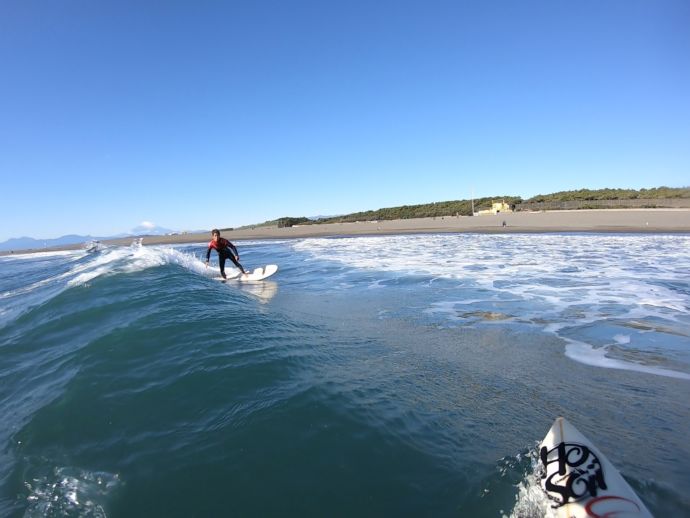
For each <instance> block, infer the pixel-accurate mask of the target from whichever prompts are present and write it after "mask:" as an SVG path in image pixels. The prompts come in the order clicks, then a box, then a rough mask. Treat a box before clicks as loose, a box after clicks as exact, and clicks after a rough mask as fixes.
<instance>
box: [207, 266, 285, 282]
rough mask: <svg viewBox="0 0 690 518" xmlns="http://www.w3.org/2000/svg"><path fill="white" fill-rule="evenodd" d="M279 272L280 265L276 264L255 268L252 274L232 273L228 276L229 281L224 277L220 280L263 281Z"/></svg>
mask: <svg viewBox="0 0 690 518" xmlns="http://www.w3.org/2000/svg"><path fill="white" fill-rule="evenodd" d="M277 271H278V265H276V264H267V265H266V266H262V267H259V268H254V271H253V272H250V273H248V274H246V275H244V274H242V273H240V272H239V271H234V272H232V273H228V274H227V279H223V278H222V277H218V279H219V280H221V281H224V280H237V281H242V282H243V281H263V280H264V279H266V278H268V277H270V276H271V275H273V274H274V273H276V272H277Z"/></svg>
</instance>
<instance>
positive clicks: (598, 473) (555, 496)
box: [539, 417, 652, 518]
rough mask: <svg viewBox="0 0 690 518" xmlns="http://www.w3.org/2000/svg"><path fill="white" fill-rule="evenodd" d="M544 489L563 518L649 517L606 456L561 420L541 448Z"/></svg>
mask: <svg viewBox="0 0 690 518" xmlns="http://www.w3.org/2000/svg"><path fill="white" fill-rule="evenodd" d="M539 458H540V461H541V464H542V466H543V468H544V473H543V474H542V480H541V487H542V489H544V491H545V492H546V494H547V495H548V497H549V499H550V500H552V501H553V505H552V507H553V508H554V510H555V512H556V515H557V516H558V517H559V518H566V517H567V518H581V517H591V518H596V517H605V516H615V517H616V518H624V517H625V518H628V517H649V518H651V516H652V515H651V513H650V512H649V511H648V510H647V508H646V507H645V505H644V504H643V503H642V501H641V500H640V498H639V497H638V496H637V495H636V494H635V492H634V491H633V489H632V488H631V487H630V485H628V483H627V482H626V481H625V479H624V478H623V476H622V475H621V474H620V473H619V472H618V470H617V469H616V468H615V467H614V466H613V464H611V462H609V460H608V459H607V458H606V457H604V454H603V453H601V451H599V449H598V448H597V447H596V446H594V444H592V443H591V442H590V441H589V440H588V439H587V438H586V437H585V436H584V435H582V434H581V433H580V432H579V431H578V430H577V429H576V428H575V427H574V426H573V425H572V424H570V423H569V422H568V421H567V420H566V419H565V418H563V417H559V418H558V419H556V421H555V422H554V424H553V426H552V427H551V429H550V430H549V432H548V433H547V434H546V437H545V438H544V440H543V441H542V443H541V444H540V445H539Z"/></svg>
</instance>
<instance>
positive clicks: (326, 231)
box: [14, 209, 690, 253]
mask: <svg viewBox="0 0 690 518" xmlns="http://www.w3.org/2000/svg"><path fill="white" fill-rule="evenodd" d="M218 227H219V228H221V229H222V228H223V226H222V222H219V225H218ZM442 232H475V233H520V232H628V233H630V232H633V233H634V232H638V233H659V232H662V233H663V232H673V233H690V209H621V210H616V209H607V210H571V211H548V212H511V213H503V214H496V215H481V216H445V217H437V218H415V219H399V220H390V221H361V222H355V223H328V224H315V225H297V226H294V227H289V228H278V227H276V226H267V227H258V226H257V227H246V228H242V229H237V230H233V231H223V232H222V235H223V237H225V238H227V239H229V240H231V241H241V240H245V239H290V238H307V237H327V236H362V235H377V234H417V233H442ZM142 237H143V244H144V245H160V244H181V243H200V242H206V241H208V240H210V229H209V231H208V232H203V233H187V234H177V235H171V236H142ZM133 239H134V238H133V237H127V238H121V239H112V240H107V241H104V243H105V244H107V245H129V244H130V243H131V242H132V240H133ZM81 247H82V245H81V244H79V245H73V246H63V247H57V248H52V249H51V250H69V249H77V248H81ZM32 251H36V252H38V251H45V249H41V250H32ZM19 252H20V251H18V250H15V251H14V253H19Z"/></svg>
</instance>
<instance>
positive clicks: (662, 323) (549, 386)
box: [0, 234, 690, 516]
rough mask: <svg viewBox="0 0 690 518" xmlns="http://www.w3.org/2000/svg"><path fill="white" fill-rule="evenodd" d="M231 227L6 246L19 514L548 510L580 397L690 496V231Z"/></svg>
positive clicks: (3, 501)
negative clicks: (547, 491) (323, 232)
mask: <svg viewBox="0 0 690 518" xmlns="http://www.w3.org/2000/svg"><path fill="white" fill-rule="evenodd" d="M235 244H236V245H237V246H238V248H239V250H240V253H241V261H242V263H243V265H244V266H245V267H246V268H254V267H257V266H263V265H265V264H269V263H275V264H278V265H279V267H280V270H279V271H278V273H277V274H276V275H274V276H273V277H271V278H270V279H268V280H266V281H262V282H257V283H241V282H237V281H228V282H226V283H222V282H219V281H218V280H217V276H218V270H217V264H214V263H213V262H212V264H211V266H210V267H209V268H206V266H205V264H204V260H205V252H206V248H205V245H204V244H203V243H198V244H191V245H176V246H172V247H170V246H141V245H140V244H138V243H135V244H133V245H132V246H130V247H110V248H105V249H103V250H102V251H100V252H97V253H86V252H85V251H69V252H45V253H36V254H26V255H9V256H4V257H0V383H1V385H0V415H2V416H3V417H2V424H0V445H1V446H2V447H1V448H0V515H2V516H63V515H68V516H191V515H195V516H205V515H208V516H218V515H261V516H273V515H275V516H278V515H279V516H305V515H306V516H323V515H329V516H352V515H360V516H381V515H411V516H418V515H432V516H548V515H549V514H550V512H551V511H550V502H549V501H548V500H547V499H546V498H545V497H544V496H543V495H542V494H541V492H540V490H539V487H538V478H537V477H538V476H537V469H536V444H537V442H538V441H539V440H540V439H541V438H542V437H543V436H544V434H545V433H546V431H547V430H548V428H549V426H550V425H551V422H552V421H553V420H554V419H555V418H556V417H557V416H559V415H563V416H565V417H566V418H567V419H568V420H570V421H571V422H572V423H573V424H575V425H576V426H577V427H578V428H579V429H580V430H581V431H582V432H584V433H585V434H586V435H587V436H589V437H590V439H592V440H593V441H594V442H595V443H596V444H597V445H598V446H599V448H600V449H601V450H603V451H604V452H605V453H606V455H607V456H608V457H609V459H610V460H611V461H612V462H613V463H614V465H616V466H617V467H618V469H619V470H620V471H621V472H622V473H623V475H624V476H625V477H626V479H627V480H628V481H629V482H630V484H631V485H632V486H633V488H634V489H635V491H636V492H638V494H639V495H640V497H641V498H642V499H643V501H644V502H645V504H647V506H648V507H649V509H650V510H651V511H652V512H653V513H654V514H655V515H657V516H665V515H676V516H690V499H689V498H688V496H687V495H688V494H690V446H689V445H688V442H687V440H686V435H687V430H688V429H690V408H689V404H688V401H690V398H689V396H690V280H689V278H688V273H687V272H689V271H690V236H686V235H663V234H644V235H628V234H625V235H623V234H511V235H483V234H443V235H434V234H424V235H422V234H415V235H390V236H371V237H339V238H318V239H316V238H311V239H295V240H263V241H244V242H242V241H238V242H236V243H235ZM214 254H215V253H214Z"/></svg>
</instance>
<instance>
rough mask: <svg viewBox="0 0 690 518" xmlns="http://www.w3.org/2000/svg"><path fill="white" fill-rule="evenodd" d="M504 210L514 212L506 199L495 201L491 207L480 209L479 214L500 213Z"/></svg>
mask: <svg viewBox="0 0 690 518" xmlns="http://www.w3.org/2000/svg"><path fill="white" fill-rule="evenodd" d="M502 212H513V210H512V209H511V208H510V205H508V204H507V203H506V202H505V201H499V202H493V203H492V204H491V208H490V209H487V210H480V211H479V212H477V214H478V215H480V216H483V215H485V214H500V213H502Z"/></svg>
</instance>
